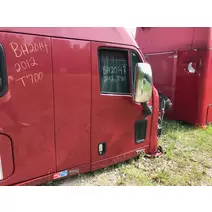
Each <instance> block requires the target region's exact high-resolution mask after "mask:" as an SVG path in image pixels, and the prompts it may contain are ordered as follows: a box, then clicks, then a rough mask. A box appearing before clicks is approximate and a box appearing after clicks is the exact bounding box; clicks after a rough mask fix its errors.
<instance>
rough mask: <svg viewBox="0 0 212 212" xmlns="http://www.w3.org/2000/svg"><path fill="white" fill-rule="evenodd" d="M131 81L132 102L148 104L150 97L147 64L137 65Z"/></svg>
mask: <svg viewBox="0 0 212 212" xmlns="http://www.w3.org/2000/svg"><path fill="white" fill-rule="evenodd" d="M133 81H134V82H133V89H132V90H133V91H132V97H133V100H134V101H135V102H137V103H144V102H148V101H149V100H150V98H151V96H152V69H151V66H150V65H149V64H148V63H137V64H136V66H135V71H134V77H133Z"/></svg>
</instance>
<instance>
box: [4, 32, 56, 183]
mask: <svg viewBox="0 0 212 212" xmlns="http://www.w3.org/2000/svg"><path fill="white" fill-rule="evenodd" d="M0 43H1V44H2V46H3V47H4V50H5V57H6V66H7V74H8V80H9V92H8V93H7V94H6V95H5V96H3V97H2V98H0V128H1V131H3V133H5V134H6V135H8V136H10V138H11V140H12V145H13V151H14V168H15V171H14V173H13V175H12V176H11V177H10V178H8V179H7V180H5V181H3V182H0V185H1V184H3V185H4V184H12V183H14V182H16V183H17V182H20V181H25V180H28V179H32V178H36V177H39V176H43V175H46V174H49V173H51V172H54V171H55V150H54V147H55V144H54V119H53V85H52V60H51V46H50V39H49V38H44V37H39V36H32V35H23V34H15V33H0ZM3 163H4V161H3Z"/></svg>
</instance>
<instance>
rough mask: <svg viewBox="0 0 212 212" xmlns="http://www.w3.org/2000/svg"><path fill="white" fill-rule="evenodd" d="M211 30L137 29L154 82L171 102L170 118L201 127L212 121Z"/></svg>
mask: <svg viewBox="0 0 212 212" xmlns="http://www.w3.org/2000/svg"><path fill="white" fill-rule="evenodd" d="M211 32H212V28H209V27H150V28H148V27H143V28H141V27H138V28H137V29H136V35H135V39H136V41H137V43H138V45H139V47H140V48H141V50H142V52H143V53H144V55H145V58H146V60H147V62H148V63H149V64H150V65H151V67H152V71H153V79H154V85H155V87H156V88H157V89H158V90H159V91H161V92H163V93H164V94H165V95H166V96H168V97H169V98H170V99H171V101H172V103H173V106H172V108H171V109H170V110H169V111H168V112H167V114H166V115H167V118H169V119H173V120H181V121H184V122H187V123H190V124H192V125H197V126H201V127H204V126H206V125H207V124H210V123H212V95H211V90H212V71H211V68H212V67H211V65H212V63H211V58H212V54H211V47H212V39H211V38H212V37H211Z"/></svg>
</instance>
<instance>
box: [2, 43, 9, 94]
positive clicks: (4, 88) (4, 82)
mask: <svg viewBox="0 0 212 212" xmlns="http://www.w3.org/2000/svg"><path fill="white" fill-rule="evenodd" d="M0 78H1V79H2V88H0V98H1V97H3V96H4V95H5V94H6V93H7V91H8V76H7V68H6V59H5V51H4V48H3V46H2V45H1V44H0Z"/></svg>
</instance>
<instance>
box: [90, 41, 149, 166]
mask: <svg viewBox="0 0 212 212" xmlns="http://www.w3.org/2000/svg"><path fill="white" fill-rule="evenodd" d="M137 62H141V59H140V56H139V55H138V54H137V51H136V50H132V51H129V50H128V49H127V47H125V48H124V47H123V46H118V45H112V44H103V43H99V42H93V43H92V112H91V117H92V118H91V145H92V146H91V154H92V170H95V169H98V168H102V167H105V166H108V165H111V164H114V163H117V162H120V161H123V160H125V159H127V158H129V157H132V156H135V155H136V150H140V149H145V148H148V146H149V136H150V127H151V115H150V116H148V117H144V116H143V113H142V108H141V106H140V105H136V104H135V103H134V102H133V100H132V97H131V79H132V72H133V70H134V68H135V64H136V63H137ZM149 104H150V105H151V101H150V103H149Z"/></svg>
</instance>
